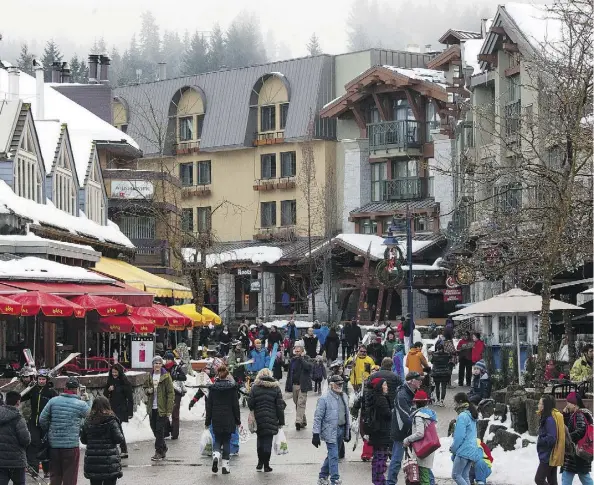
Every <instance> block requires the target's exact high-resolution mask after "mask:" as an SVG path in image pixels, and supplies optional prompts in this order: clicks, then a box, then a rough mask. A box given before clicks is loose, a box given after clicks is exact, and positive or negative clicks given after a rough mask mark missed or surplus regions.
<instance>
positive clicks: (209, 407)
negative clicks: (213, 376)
mask: <svg viewBox="0 0 594 485" xmlns="http://www.w3.org/2000/svg"><path fill="white" fill-rule="evenodd" d="M208 389H209V392H208V399H207V400H206V418H205V420H204V426H205V427H209V426H210V425H211V424H212V429H213V431H214V432H215V434H216V433H233V432H234V431H235V428H236V427H237V426H239V425H240V424H241V416H240V415H239V393H238V390H237V384H235V381H233V380H228V379H223V380H221V379H217V380H215V381H214V383H213V385H212V386H210V387H209V388H208Z"/></svg>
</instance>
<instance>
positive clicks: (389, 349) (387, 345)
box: [384, 328, 398, 359]
mask: <svg viewBox="0 0 594 485" xmlns="http://www.w3.org/2000/svg"><path fill="white" fill-rule="evenodd" d="M397 345H398V340H396V332H394V330H392V329H391V328H389V330H388V331H387V332H386V341H385V342H384V356H385V357H390V359H391V358H392V357H394V352H395V351H396V347H397Z"/></svg>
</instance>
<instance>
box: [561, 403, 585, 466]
mask: <svg viewBox="0 0 594 485" xmlns="http://www.w3.org/2000/svg"><path fill="white" fill-rule="evenodd" d="M564 418H565V425H566V426H567V429H569V435H570V436H571V441H572V442H573V443H574V444H577V442H578V441H579V440H581V439H582V438H583V437H584V434H586V427H587V426H588V423H592V415H590V414H587V413H585V412H583V411H581V410H580V411H576V412H575V413H572V414H566V415H564ZM591 469H592V463H591V462H589V461H586V460H582V459H581V458H580V457H579V456H577V455H576V454H570V453H565V462H564V463H563V470H565V471H568V472H570V473H578V474H584V473H590V470H591Z"/></svg>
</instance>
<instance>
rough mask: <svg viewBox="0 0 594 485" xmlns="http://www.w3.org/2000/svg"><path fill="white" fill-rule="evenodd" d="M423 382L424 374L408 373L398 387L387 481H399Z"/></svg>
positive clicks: (392, 422)
mask: <svg viewBox="0 0 594 485" xmlns="http://www.w3.org/2000/svg"><path fill="white" fill-rule="evenodd" d="M422 383H423V376H422V375H421V374H419V373H418V372H409V373H408V374H406V379H405V382H404V384H402V385H401V386H400V387H399V388H398V392H397V393H396V399H395V400H394V405H393V408H392V421H391V425H390V439H391V440H392V442H393V444H392V458H391V460H390V466H389V467H388V477H387V480H386V483H387V484H388V485H395V484H396V483H398V473H399V472H400V468H401V467H402V458H403V456H404V445H403V441H404V439H405V438H406V437H408V436H410V434H411V433H412V417H411V415H412V407H413V400H414V397H415V393H416V392H417V390H418V389H419V388H420V387H421V384H422Z"/></svg>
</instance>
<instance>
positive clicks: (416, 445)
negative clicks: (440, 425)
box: [412, 421, 441, 458]
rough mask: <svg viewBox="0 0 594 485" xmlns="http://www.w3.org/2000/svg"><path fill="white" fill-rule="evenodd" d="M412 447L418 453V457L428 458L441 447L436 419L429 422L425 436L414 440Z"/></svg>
mask: <svg viewBox="0 0 594 485" xmlns="http://www.w3.org/2000/svg"><path fill="white" fill-rule="evenodd" d="M412 447H413V450H415V455H417V457H418V458H426V457H427V456H429V455H430V454H431V453H433V452H434V451H436V450H438V449H439V448H440V447H441V443H440V442H439V436H438V435H437V425H436V424H435V421H431V422H430V423H429V425H428V426H427V427H426V428H425V434H424V435H423V437H422V438H421V439H420V440H419V441H415V442H413V443H412Z"/></svg>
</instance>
